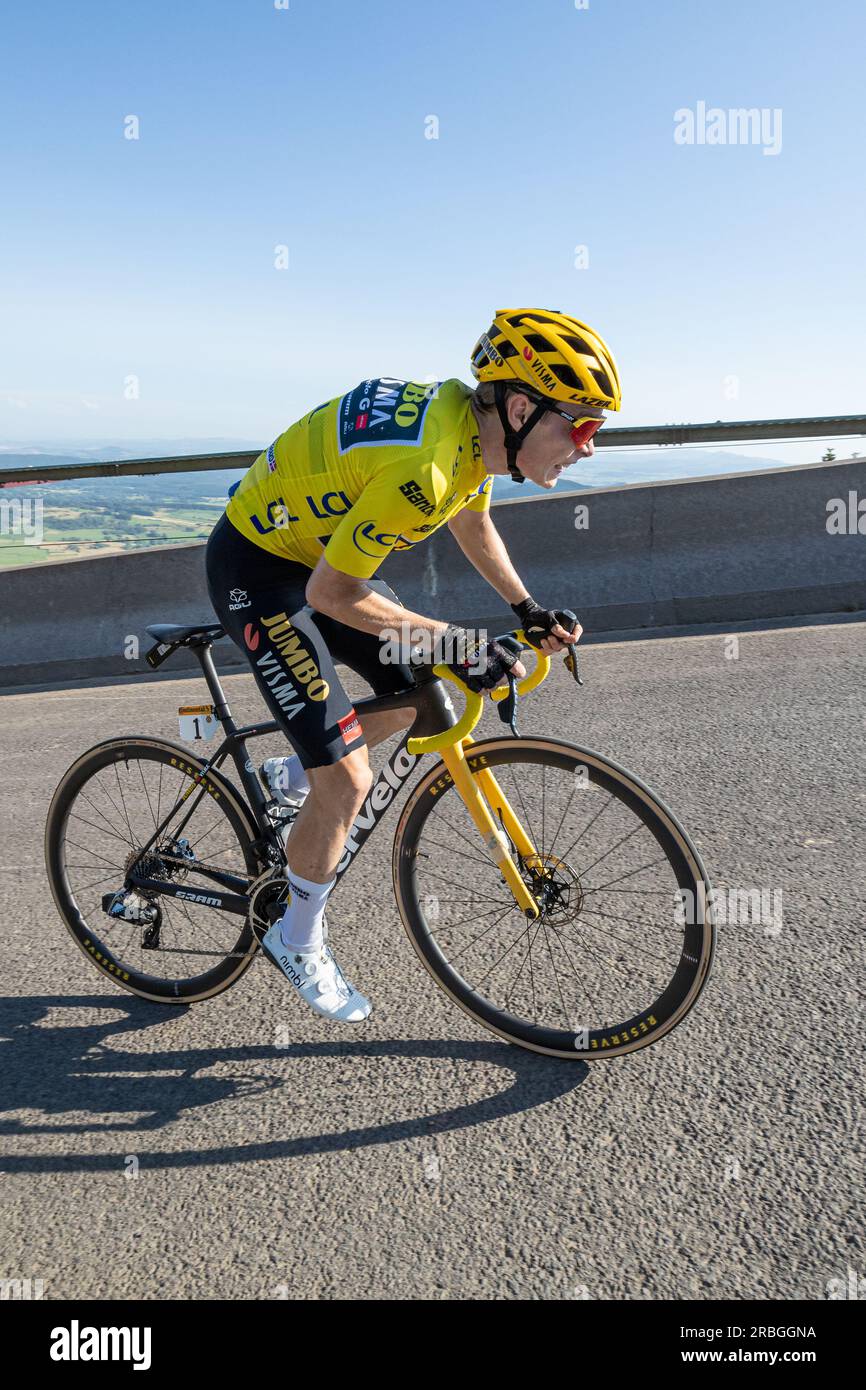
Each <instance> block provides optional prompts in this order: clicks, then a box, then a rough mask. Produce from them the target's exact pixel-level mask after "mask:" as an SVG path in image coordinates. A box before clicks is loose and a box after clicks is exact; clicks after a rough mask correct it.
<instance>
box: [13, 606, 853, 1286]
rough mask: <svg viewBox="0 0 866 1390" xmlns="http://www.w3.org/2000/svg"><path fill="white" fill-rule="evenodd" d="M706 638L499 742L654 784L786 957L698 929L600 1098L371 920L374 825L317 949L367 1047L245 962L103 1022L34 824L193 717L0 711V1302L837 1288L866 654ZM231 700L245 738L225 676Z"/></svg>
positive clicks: (398, 932)
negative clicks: (100, 761)
mask: <svg viewBox="0 0 866 1390" xmlns="http://www.w3.org/2000/svg"><path fill="white" fill-rule="evenodd" d="M733 636H734V634H731V633H729V632H725V631H722V630H720V629H716V630H713V631H711V632H705V633H700V632H698V633H695V634H693V635H690V636H667V637H655V638H652V639H646V638H638V637H636V638H635V639H634V640H629V641H609V642H599V641H596V642H595V643H593V644H591V645H588V646H587V647H586V649H585V652H584V655H583V673H584V677H585V682H586V684H585V686H584V687H583V689H581V690H575V688H574V687H573V685H572V684H570V682H569V680H568V678H567V677H566V675H565V673H564V672H562V671H560V670H556V671H555V673H554V675H553V676H552V677H551V679H550V680H549V681H548V682H547V684H546V685H545V686H544V687H543V688H542V689H541V690H540V691H538V692H537V693H536V694H535V695H534V696H533V697H532V699H531V703H530V702H527V705H526V707H525V710H524V711H523V716H522V723H523V725H524V727H525V730H526V732H542V731H546V732H551V733H556V735H557V736H558V737H565V738H573V739H574V741H575V742H578V743H582V744H584V745H586V746H588V747H590V748H594V749H598V750H599V751H602V752H604V753H607V754H609V755H612V756H613V757H614V758H615V759H616V760H617V761H618V762H620V763H622V764H624V765H625V766H626V767H628V768H630V769H632V770H633V771H635V772H636V773H638V774H639V776H641V777H642V778H643V780H644V781H646V782H648V783H649V785H650V786H651V787H653V788H654V789H655V790H656V791H657V792H658V793H659V794H660V795H661V796H662V798H663V799H664V800H665V801H666V802H667V803H668V804H669V805H670V806H671V807H672V808H673V809H674V810H675V812H676V813H677V815H678V816H679V818H680V820H681V821H682V822H683V823H684V825H685V826H686V828H687V829H688V831H689V832H690V834H691V835H692V837H693V839H694V840H695V842H696V844H697V847H698V849H699V851H700V853H701V854H702V857H703V859H704V862H705V864H706V866H707V869H708V871H709V874H710V878H711V879H712V881H713V883H714V885H715V886H716V887H717V888H721V889H724V888H746V889H750V888H758V889H764V890H768V891H769V892H771V893H772V892H779V893H781V895H782V897H781V902H782V904H783V916H782V925H781V930H778V931H777V930H775V929H773V930H772V931H768V930H767V929H766V928H765V927H762V926H760V925H752V924H750V923H745V924H731V925H725V924H723V925H721V926H720V927H719V944H718V951H717V957H716V964H715V968H714V973H713V977H712V979H711V981H710V984H709V985H708V987H707V989H706V990H705V992H704V994H703V995H702V996H701V998H700V1000H699V1002H698V1004H697V1007H696V1008H695V1009H694V1011H693V1012H692V1014H691V1015H690V1016H689V1018H688V1019H687V1020H686V1021H685V1022H684V1023H683V1024H682V1025H681V1026H680V1027H679V1028H678V1029H676V1030H675V1031H674V1032H673V1033H672V1034H670V1035H669V1036H668V1037H666V1038H665V1039H663V1040H662V1041H661V1042H660V1043H659V1044H658V1045H657V1046H655V1047H652V1048H649V1049H647V1050H645V1051H643V1052H639V1053H636V1054H633V1055H631V1056H627V1057H623V1058H620V1059H618V1060H615V1059H611V1060H601V1061H598V1062H595V1063H593V1064H591V1065H586V1064H584V1063H581V1062H571V1063H568V1062H559V1061H551V1060H547V1059H545V1058H543V1057H539V1056H537V1055H534V1054H531V1053H529V1052H525V1051H522V1050H520V1049H517V1048H513V1047H509V1046H507V1045H505V1044H504V1043H501V1042H500V1041H498V1040H497V1039H496V1038H495V1037H493V1036H492V1035H488V1034H486V1033H485V1032H484V1031H483V1030H482V1029H480V1028H477V1027H476V1026H475V1025H474V1024H473V1023H472V1021H471V1020H470V1019H469V1018H467V1017H466V1016H465V1015H464V1014H463V1013H462V1012H460V1011H459V1010H457V1009H456V1008H455V1007H454V1006H453V1005H452V1004H451V1002H450V1001H449V999H448V998H447V997H446V996H445V995H444V994H442V993H441V992H439V991H438V990H437V988H436V986H435V984H434V983H433V981H432V980H431V979H430V977H429V976H428V975H427V974H426V972H425V971H424V970H423V969H422V967H421V965H420V963H419V962H418V960H417V957H416V956H415V953H414V951H413V949H412V947H411V945H410V943H409V942H408V940H407V939H406V937H405V934H404V932H403V929H402V926H401V924H400V920H399V918H398V915H397V911H396V908H395V906H394V904H393V901H392V900H391V896H390V870H389V852H390V838H391V835H392V834H393V828H394V826H395V824H396V816H393V815H391V816H390V817H389V818H387V819H386V820H385V822H384V823H383V825H382V826H381V827H380V828H379V830H378V832H377V834H376V835H375V836H374V837H373V838H372V840H371V841H370V842H369V844H368V845H367V847H366V848H365V850H364V852H363V854H362V855H361V856H360V858H359V860H358V861H357V863H356V864H355V866H354V867H353V869H352V872H351V873H350V874H349V875H348V876H347V877H346V879H345V881H344V882H343V883H342V884H341V886H340V888H339V890H338V892H337V893H336V894H335V896H334V899H333V904H332V910H331V914H330V920H331V935H332V939H333V940H334V942H335V945H338V947H339V955H340V959H341V961H342V962H343V964H344V966H345V968H346V970H347V973H349V974H350V976H351V978H353V979H355V980H356V982H357V983H358V984H359V985H360V986H361V987H362V988H363V989H364V990H365V992H366V993H368V994H369V995H370V997H371V998H372V1000H373V1001H374V1012H373V1015H372V1017H371V1018H370V1020H369V1021H368V1023H366V1024H365V1025H363V1027H362V1028H357V1029H351V1030H349V1029H348V1028H340V1027H338V1026H335V1025H331V1024H328V1023H326V1022H325V1021H324V1020H321V1019H319V1018H317V1017H316V1016H315V1015H313V1014H312V1013H308V1012H306V1011H304V1009H303V1007H302V1005H301V1004H300V1003H299V1002H298V1001H297V1000H296V999H295V998H294V997H290V995H289V992H288V987H286V988H285V989H284V988H282V986H281V982H280V980H279V978H278V976H277V975H276V972H274V971H273V970H272V969H271V968H270V967H268V966H267V964H266V963H264V962H257V963H256V964H254V966H253V967H252V968H251V969H250V970H249V971H248V972H247V974H246V975H245V976H244V977H243V978H242V979H241V980H240V982H239V983H238V984H237V985H236V986H235V987H234V988H233V989H231V990H230V991H228V992H227V993H225V994H223V995H220V996H218V997H217V998H215V999H214V1000H212V1001H210V1002H208V1003H204V1004H200V1005H195V1006H193V1007H191V1008H184V1009H180V1010H176V1009H168V1008H164V1007H160V1006H154V1005H150V1004H147V1003H145V1002H144V1001H139V1000H137V999H135V998H134V997H132V996H129V995H126V994H124V993H123V992H122V991H120V990H119V989H115V988H113V987H112V986H111V985H110V984H109V983H108V982H107V981H106V980H105V979H104V977H103V976H101V975H100V974H99V973H98V972H97V971H95V970H93V969H92V968H91V967H89V965H88V962H87V961H86V960H85V958H84V956H83V955H82V954H81V953H80V952H79V951H78V950H77V948H76V947H75V946H74V944H73V943H72V941H71V940H70V938H69V937H68V936H67V934H66V932H65V929H64V928H63V926H62V924H61V923H60V921H59V919H58V916H57V913H56V910H55V908H54V905H53V902H52V899H51V896H50V892H49V889H48V886H47V883H46V878H45V871H44V866H43V860H42V835H43V829H44V822H45V815H46V811H47V807H48V803H49V801H50V798H51V794H52V792H53V789H54V787H55V785H56V784H57V782H58V780H59V778H60V777H61V775H62V773H63V771H64V770H65V768H66V767H67V766H68V765H69V764H70V762H72V760H73V759H74V757H76V756H77V755H78V753H79V752H81V751H82V750H84V749H86V748H87V747H88V746H90V745H91V744H92V743H95V742H97V741H98V740H100V739H102V738H105V737H107V736H108V735H109V734H113V733H118V734H120V733H151V734H155V733H162V734H163V735H166V736H168V737H172V738H174V737H176V728H177V726H176V709H177V705H178V704H179V703H180V702H186V701H189V702H193V703H195V702H198V701H200V700H201V698H202V696H203V693H204V691H203V685H202V682H201V681H200V680H192V679H182V680H171V679H165V680H163V679H156V678H152V679H149V680H146V681H143V682H142V681H138V682H131V683H130V682H112V683H106V684H102V685H100V684H98V683H88V684H86V685H81V686H78V687H74V688H70V689H66V690H44V689H43V690H40V691H30V692H25V693H16V694H10V695H6V696H4V697H3V698H2V699H0V721H2V746H0V816H2V826H3V840H2V853H0V895H2V908H3V914H2V920H3V924H4V930H3V932H2V936H0V961H2V972H3V990H2V999H0V1010H2V1014H0V1048H2V1053H0V1057H2V1065H0V1097H2V1110H0V1116H2V1118H0V1131H2V1132H0V1207H2V1235H0V1278H31V1279H41V1280H42V1281H43V1283H44V1296H45V1297H46V1298H84V1299H99V1298H104V1297H118V1298H125V1299H135V1300H138V1299H144V1300H148V1299H166V1298H168V1299H214V1298H231V1299H239V1300H245V1299H266V1298H277V1299H280V1298H288V1299H299V1298H322V1299H342V1298H358V1299H384V1298H401V1299H472V1300H478V1299H519V1300H523V1299H532V1300H542V1299H543V1300H561V1299H565V1300H570V1299H575V1298H576V1299H584V1298H588V1299H611V1298H616V1299H630V1300H656V1299H691V1298H697V1299H704V1298H733V1299H744V1298H758V1299H780V1300H788V1299H800V1298H802V1299H807V1300H823V1299H825V1298H826V1297H827V1296H828V1285H829V1284H830V1281H833V1280H843V1281H844V1280H846V1279H847V1278H848V1277H849V1273H850V1271H852V1270H853V1271H854V1272H855V1274H856V1275H857V1276H858V1277H859V1278H861V1279H862V1278H863V1276H864V1274H866V1252H864V1235H863V1229H862V1220H861V1215H860V1210H859V1202H860V1194H861V1191H862V1164H863V1147H864V1146H863V1114H862V1094H863V1080H864V1077H863V1071H864V1068H863V1031H864V1030H863V1024H864V1009H863V1002H864V1001H863V919H864V910H863V906H862V904H863V901H864V895H866V868H864V854H863V843H864V830H866V756H864V747H863V719H864V693H863V692H864V688H866V623H864V622H862V621H847V622H842V623H832V624H831V623H828V624H825V623H815V624H811V623H809V622H805V623H803V624H801V625H799V626H792V625H786V626H784V627H778V628H765V629H761V628H759V627H756V626H755V625H749V626H748V628H747V629H744V630H741V631H740V632H739V633H737V634H736V642H735V644H734V646H735V647H736V649H737V650H736V652H734V651H733V649H732V642H733ZM226 688H227V690H228V691H229V695H230V699H231V701H232V705H233V708H234V711H235V713H236V715H241V716H248V717H250V718H253V717H256V716H257V715H259V714H260V713H261V706H260V704H259V702H258V699H257V696H256V693H255V689H254V686H253V682H252V678H251V677H249V676H245V675H233V676H230V677H227V678H226ZM355 693H359V692H357V687H356V692H355ZM486 721H487V728H488V729H489V731H490V732H494V731H496V732H498V731H499V729H500V727H501V726H500V725H499V722H498V720H497V719H496V718H495V716H493V715H492V714H488V715H487V716H486ZM262 751H263V753H265V752H267V753H272V752H278V751H280V748H279V745H278V743H277V742H276V740H273V741H268V742H267V745H266V746H265V747H263V748H262Z"/></svg>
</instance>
